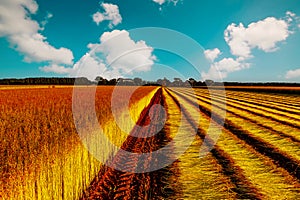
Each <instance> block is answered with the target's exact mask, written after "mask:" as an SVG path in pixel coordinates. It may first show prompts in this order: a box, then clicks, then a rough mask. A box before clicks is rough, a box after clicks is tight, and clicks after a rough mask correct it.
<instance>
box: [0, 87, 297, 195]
mask: <svg viewBox="0 0 300 200" xmlns="http://www.w3.org/2000/svg"><path fill="white" fill-rule="evenodd" d="M88 90H89V88H84V87H82V88H80V91H82V92H83V93H82V94H84V93H85V92H86V91H88ZM122 90H123V92H124V93H126V91H128V90H127V89H126V87H124V88H123V89H122ZM72 91H73V89H72V88H39V89H36V88H31V89H30V88H24V89H22V90H18V89H6V90H0V93H1V94H0V102H1V107H0V109H1V113H0V115H1V117H0V120H1V121H0V123H1V130H0V133H1V152H0V158H1V165H0V166H1V168H0V170H1V179H0V180H1V188H0V189H1V190H0V192H1V197H3V198H4V199H134V198H136V197H139V198H140V199H299V198H300V168H299V165H300V120H299V116H300V96H299V95H296V94H292V93H291V94H278V93H274V92H273V93H265V92H262V93H258V92H253V91H246V92H245V91H233V90H229V91H226V95H225V93H223V92H222V91H219V92H218V90H214V91H215V92H214V93H213V94H211V93H210V92H209V90H207V89H203V88H197V89H194V90H191V89H190V90H188V89H186V88H164V87H162V88H161V87H140V88H139V89H138V90H137V91H136V92H135V93H134V94H133V96H132V97H131V101H130V106H129V108H128V109H129V110H130V113H131V115H132V118H133V119H134V121H135V122H136V123H137V124H138V125H140V126H145V125H149V124H150V125H149V127H148V129H145V130H142V131H141V129H139V128H138V127H135V126H134V127H128V129H130V130H131V131H130V135H127V134H126V133H124V132H122V130H119V128H118V127H117V126H116V125H115V124H114V118H113V116H112V114H111V112H110V103H111V102H110V99H111V94H112V91H113V87H98V88H97V93H96V98H95V99H96V100H95V105H96V111H97V117H98V120H99V123H100V124H101V125H102V126H103V129H104V130H106V131H105V133H106V134H107V136H108V138H109V139H110V140H111V141H112V143H114V144H116V145H117V146H120V147H121V149H122V150H126V151H127V152H133V153H137V154H141V153H150V155H151V156H150V157H148V160H142V159H139V158H138V157H136V156H134V155H133V154H129V155H128V154H125V153H124V151H118V152H114V156H113V158H112V159H111V160H110V166H114V168H119V167H125V168H126V172H121V171H118V170H116V169H114V168H113V167H108V166H105V165H103V164H101V163H99V162H98V161H97V160H96V159H95V158H94V157H93V155H91V154H89V153H88V151H87V150H86V149H85V148H84V146H83V145H82V143H81V140H80V138H79V137H78V135H77V133H76V129H75V126H74V123H73V118H72ZM118 95H120V98H121V97H122V96H123V95H124V94H123V95H122V93H119V94H118ZM116 99H118V98H116ZM116 104H118V103H117V102H116ZM156 104H157V105H161V106H163V107H164V108H165V113H164V112H162V111H161V110H159V109H158V108H155V109H154V111H152V114H153V113H154V115H153V116H151V117H149V115H150V110H151V106H153V105H156ZM123 109H127V108H124V107H120V115H121V114H122V112H123ZM164 115H166V116H165V117H166V121H165V123H164V125H163V128H162V129H159V128H158V127H157V126H155V125H151V123H150V121H151V120H153V121H155V122H161V121H163V120H162V118H163V117H164ZM223 115H224V116H223ZM223 117H224V119H223ZM150 118H151V119H150ZM122 123H124V124H125V125H126V121H124V122H122ZM151 131H154V132H157V134H155V135H153V136H151V137H143V136H144V135H146V134H148V132H151ZM192 132H195V133H196V135H195V137H193V141H192V143H191V145H189V146H188V147H187V150H186V151H185V152H184V153H182V155H181V156H180V157H179V158H177V156H176V155H177V154H178V153H180V152H181V151H182V149H183V147H184V143H183V141H185V140H186V138H187V136H190V135H191V133H192ZM217 132H220V133H221V134H220V135H218V136H217V137H216V136H215V135H214V134H213V133H217ZM204 141H205V142H204ZM215 142H216V144H215V145H214V146H213V149H212V150H211V151H209V152H208V153H207V154H206V155H204V156H201V157H199V156H200V154H199V151H200V149H201V148H202V147H203V146H205V145H208V144H214V143H215ZM100 145H102V146H105V144H100ZM167 145H169V148H167V149H166V150H165V151H162V152H159V153H155V152H158V150H159V149H162V148H163V147H165V146H167ZM104 149H105V148H104ZM102 150H103V149H102ZM168 161H170V163H171V164H168V165H166V166H164V167H161V168H159V169H158V170H155V171H147V170H148V169H150V168H151V167H152V168H153V167H154V168H155V167H156V166H159V165H160V164H161V163H162V162H165V163H168ZM173 161H174V162H173ZM143 170H145V171H147V172H145V173H135V172H137V171H143Z"/></svg>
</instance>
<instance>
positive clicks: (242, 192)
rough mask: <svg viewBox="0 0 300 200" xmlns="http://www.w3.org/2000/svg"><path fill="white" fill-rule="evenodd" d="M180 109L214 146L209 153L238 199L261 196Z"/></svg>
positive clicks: (240, 170)
mask: <svg viewBox="0 0 300 200" xmlns="http://www.w3.org/2000/svg"><path fill="white" fill-rule="evenodd" d="M167 92H168V94H169V95H170V96H171V97H172V98H173V99H174V101H175V102H177V103H178V104H179V102H178V100H177V99H176V98H175V97H174V96H172V95H171V93H170V92H169V91H167ZM173 92H175V91H173ZM175 93H176V94H177V95H179V96H181V97H182V98H184V99H185V100H187V101H188V102H189V103H190V104H191V105H193V106H195V107H196V109H199V108H198V104H196V103H195V102H192V101H190V100H189V99H187V98H185V97H184V96H183V95H181V94H179V93H178V92H175ZM181 109H182V110H183V112H184V115H185V116H186V118H187V119H188V121H189V122H190V124H191V125H192V126H193V127H197V134H198V136H199V137H200V138H201V139H202V140H204V139H205V142H206V144H207V146H214V147H213V149H212V150H211V153H212V155H213V156H214V158H215V159H216V160H217V162H218V163H219V165H220V166H221V167H222V173H223V174H224V175H225V176H228V177H229V179H230V181H231V183H232V184H233V185H234V186H235V187H234V188H232V190H233V191H234V192H235V193H236V197H237V198H238V199H261V198H263V195H262V194H261V193H259V191H258V189H257V188H255V186H254V185H253V184H252V183H251V182H250V181H248V179H247V178H246V176H245V175H244V173H243V170H242V169H241V168H240V167H239V166H237V165H236V164H235V162H234V160H233V159H232V158H231V157H230V156H229V155H228V154H227V153H226V152H224V151H223V150H221V149H220V148H219V147H218V145H214V141H213V140H212V139H210V138H209V137H208V136H207V135H206V133H205V130H203V129H201V128H200V127H198V124H197V123H196V122H195V121H194V119H193V118H192V117H191V116H189V114H188V112H187V111H185V109H184V108H181ZM199 112H200V110H199Z"/></svg>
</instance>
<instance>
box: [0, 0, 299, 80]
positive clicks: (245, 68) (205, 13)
mask: <svg viewBox="0 0 300 200" xmlns="http://www.w3.org/2000/svg"><path fill="white" fill-rule="evenodd" d="M299 44H300V1H298V0H264V1H261V0H129V1H121V0H107V1H99V0H88V1H86V0H85V1H83V0H72V1H71V0H61V1H59V2H57V1H49V0H1V1H0V78H25V77H78V76H86V77H88V78H89V79H91V80H93V79H94V78H95V77H96V76H102V77H104V78H107V79H111V78H118V77H129V78H132V77H137V76H138V77H141V78H143V79H147V80H156V79H158V78H163V77H167V78H169V79H173V78H174V77H179V78H182V79H188V78H190V77H192V78H195V79H196V80H205V79H213V80H216V81H219V80H223V81H239V82H273V81H274V82H300V56H299V55H300V45H299Z"/></svg>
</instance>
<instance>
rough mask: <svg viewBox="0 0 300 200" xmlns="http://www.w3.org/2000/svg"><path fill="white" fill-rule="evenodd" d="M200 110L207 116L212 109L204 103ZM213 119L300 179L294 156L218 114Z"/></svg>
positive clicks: (299, 170) (297, 164) (299, 171)
mask: <svg viewBox="0 0 300 200" xmlns="http://www.w3.org/2000/svg"><path fill="white" fill-rule="evenodd" d="M178 95H180V96H182V98H185V99H186V100H187V101H190V100H189V99H187V98H186V97H184V96H183V95H181V94H178ZM199 108H200V110H201V111H202V112H203V113H204V114H206V115H207V116H211V114H212V113H211V111H209V110H208V109H207V108H205V107H204V106H202V105H199ZM212 120H214V121H215V122H217V123H218V124H220V125H222V126H223V124H224V128H225V129H227V130H228V131H230V132H231V133H233V134H234V135H236V136H237V137H238V138H239V139H241V140H243V141H245V142H246V143H247V144H248V145H250V146H252V147H253V149H255V150H256V151H257V152H259V153H260V154H262V155H265V156H267V157H269V158H270V159H271V160H272V161H273V163H274V164H275V165H277V166H279V167H281V168H283V169H285V170H286V171H288V172H289V173H290V175H292V176H293V177H295V178H296V179H298V180H300V167H299V163H298V162H297V161H295V160H293V159H292V158H290V157H289V156H288V155H287V154H285V153H283V152H280V151H279V150H278V149H277V148H276V147H274V146H273V145H271V144H268V143H266V142H263V141H261V140H260V139H259V138H256V137H254V136H252V135H251V133H249V132H248V131H246V130H243V129H242V128H241V127H237V126H235V125H234V124H233V123H232V122H231V121H230V120H228V119H225V123H224V122H223V120H222V118H221V117H220V116H218V115H217V114H214V115H213V116H212Z"/></svg>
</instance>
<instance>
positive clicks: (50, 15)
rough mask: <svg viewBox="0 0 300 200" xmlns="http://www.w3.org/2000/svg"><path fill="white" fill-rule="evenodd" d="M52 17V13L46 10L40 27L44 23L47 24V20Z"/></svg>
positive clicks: (43, 26)
mask: <svg viewBox="0 0 300 200" xmlns="http://www.w3.org/2000/svg"><path fill="white" fill-rule="evenodd" d="M52 17H53V14H52V13H49V12H48V13H47V15H46V16H45V18H44V20H43V21H41V25H42V29H44V28H45V26H46V24H48V22H49V19H51V18H52Z"/></svg>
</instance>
